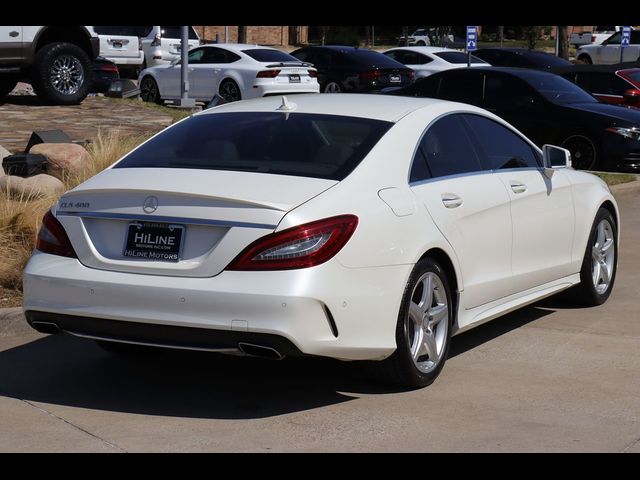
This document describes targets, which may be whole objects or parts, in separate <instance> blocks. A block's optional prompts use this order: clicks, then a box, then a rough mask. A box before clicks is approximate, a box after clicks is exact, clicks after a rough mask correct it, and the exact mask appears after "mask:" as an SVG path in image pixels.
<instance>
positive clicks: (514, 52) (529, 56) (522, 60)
mask: <svg viewBox="0 0 640 480" xmlns="http://www.w3.org/2000/svg"><path fill="white" fill-rule="evenodd" d="M473 54H474V55H475V56H476V57H478V58H481V59H482V60H484V61H485V62H487V63H490V64H491V65H493V66H494V67H518V68H533V69H534V70H550V69H551V68H555V67H570V66H572V65H573V63H571V62H570V61H568V60H565V59H564V58H560V57H556V56H555V55H551V54H550V53H546V52H540V51H538V50H527V49H526V48H480V49H478V50H476V51H475V52H473Z"/></svg>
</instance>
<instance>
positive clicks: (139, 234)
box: [123, 222, 184, 262]
mask: <svg viewBox="0 0 640 480" xmlns="http://www.w3.org/2000/svg"><path fill="white" fill-rule="evenodd" d="M183 236H184V227H183V226H181V225H171V224H168V223H152V222H133V223H130V224H129V228H128V231H127V238H126V241H125V247H124V253H123V255H124V256H125V257H131V258H139V259H141V260H155V261H162V262H177V261H178V260H180V253H181V251H182V250H181V247H182V240H183Z"/></svg>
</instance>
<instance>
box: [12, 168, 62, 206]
mask: <svg viewBox="0 0 640 480" xmlns="http://www.w3.org/2000/svg"><path fill="white" fill-rule="evenodd" d="M64 190H65V187H64V184H63V183H62V182H61V181H60V180H59V179H57V178H56V177H52V176H51V175H46V174H44V173H41V174H40V175H35V176H33V177H27V178H22V177H17V176H15V175H5V176H4V177H0V191H2V193H4V194H5V195H7V196H8V197H9V198H14V199H24V200H26V199H33V198H44V197H50V196H59V195H61V194H62V193H63V192H64Z"/></svg>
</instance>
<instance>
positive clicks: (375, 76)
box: [360, 70, 380, 82]
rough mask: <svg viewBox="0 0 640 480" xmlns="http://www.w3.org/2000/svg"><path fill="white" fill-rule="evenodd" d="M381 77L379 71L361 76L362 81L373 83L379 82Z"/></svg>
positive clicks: (368, 72) (370, 71) (363, 73)
mask: <svg viewBox="0 0 640 480" xmlns="http://www.w3.org/2000/svg"><path fill="white" fill-rule="evenodd" d="M379 76H380V72H379V71H378V70H369V71H366V72H362V73H361V74H360V80H364V81H365V82H371V81H375V80H377V79H378V77H379Z"/></svg>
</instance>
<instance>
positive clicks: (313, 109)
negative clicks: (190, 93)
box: [196, 93, 480, 122]
mask: <svg viewBox="0 0 640 480" xmlns="http://www.w3.org/2000/svg"><path fill="white" fill-rule="evenodd" d="M285 96H286V95H285ZM286 97H287V102H288V103H289V104H295V105H296V106H295V109H293V110H291V113H294V112H295V113H317V114H322V115H341V116H345V117H360V118H371V119H375V120H384V121H387V122H397V121H399V120H400V119H401V118H403V117H404V116H406V115H408V114H410V113H412V112H414V111H416V110H420V109H423V108H433V107H435V106H442V105H443V104H451V105H452V106H453V105H460V106H462V104H458V103H456V102H449V101H447V100H439V99H434V98H415V97H399V96H392V95H380V94H366V93H336V94H298V95H288V96H286ZM282 104H283V96H282V95H275V96H271V97H263V98H256V99H252V100H243V101H240V102H233V103H226V104H224V105H220V106H218V107H214V108H210V109H208V110H204V111H203V112H200V113H198V114H196V115H209V114H212V113H223V112H277V111H279V110H277V109H278V107H280V106H281V105H282ZM467 107H468V108H471V109H476V107H472V106H470V105H464V108H467ZM477 110H479V111H480V109H477Z"/></svg>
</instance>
